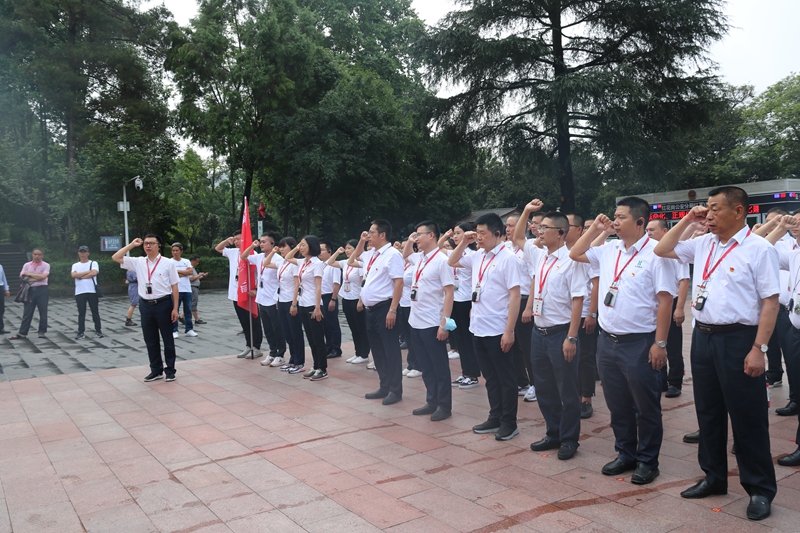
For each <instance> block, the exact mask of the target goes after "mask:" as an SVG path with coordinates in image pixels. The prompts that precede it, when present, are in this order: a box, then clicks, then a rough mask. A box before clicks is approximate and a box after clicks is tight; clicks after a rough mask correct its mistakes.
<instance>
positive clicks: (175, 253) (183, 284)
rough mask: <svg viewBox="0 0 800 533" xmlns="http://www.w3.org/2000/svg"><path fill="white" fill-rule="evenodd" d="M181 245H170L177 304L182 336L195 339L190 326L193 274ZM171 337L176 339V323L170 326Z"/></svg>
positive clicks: (175, 243)
mask: <svg viewBox="0 0 800 533" xmlns="http://www.w3.org/2000/svg"><path fill="white" fill-rule="evenodd" d="M182 255H183V244H181V243H179V242H173V243H172V261H173V262H174V263H175V268H176V269H177V270H178V303H179V305H183V314H184V315H185V316H184V318H183V320H184V328H185V329H184V334H185V335H186V336H187V337H197V333H196V332H195V331H194V325H193V324H192V281H191V279H190V278H191V277H192V275H193V274H194V269H193V268H192V263H191V262H190V261H189V260H188V259H184V258H183V257H182ZM172 337H173V338H175V339H177V338H178V323H177V322H175V323H174V324H173V325H172Z"/></svg>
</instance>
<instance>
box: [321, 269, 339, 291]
mask: <svg viewBox="0 0 800 533" xmlns="http://www.w3.org/2000/svg"><path fill="white" fill-rule="evenodd" d="M334 283H336V284H339V285H341V284H342V271H341V270H339V269H338V268H336V267H332V266H328V263H322V294H333V284H334Z"/></svg>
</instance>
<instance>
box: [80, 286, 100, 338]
mask: <svg viewBox="0 0 800 533" xmlns="http://www.w3.org/2000/svg"><path fill="white" fill-rule="evenodd" d="M97 301H98V298H97V294H95V293H93V292H85V293H83V294H76V295H75V303H77V304H78V333H83V332H85V331H86V304H87V303H88V304H89V309H91V311H92V322H94V331H95V332H96V333H100V332H101V331H102V327H101V325H100V311H98V309H97Z"/></svg>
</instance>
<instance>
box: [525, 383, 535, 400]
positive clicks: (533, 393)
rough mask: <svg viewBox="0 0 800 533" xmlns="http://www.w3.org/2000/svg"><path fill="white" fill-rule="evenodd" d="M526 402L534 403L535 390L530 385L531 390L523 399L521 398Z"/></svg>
mask: <svg viewBox="0 0 800 533" xmlns="http://www.w3.org/2000/svg"><path fill="white" fill-rule="evenodd" d="M523 400H525V401H526V402H535V401H536V388H534V386H533V385H531V388H529V389H528V392H526V393H525V397H524V398H523Z"/></svg>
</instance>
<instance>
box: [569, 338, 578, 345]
mask: <svg viewBox="0 0 800 533" xmlns="http://www.w3.org/2000/svg"><path fill="white" fill-rule="evenodd" d="M567 340H568V341H569V342H571V343H572V344H575V343H577V342H578V337H567Z"/></svg>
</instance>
